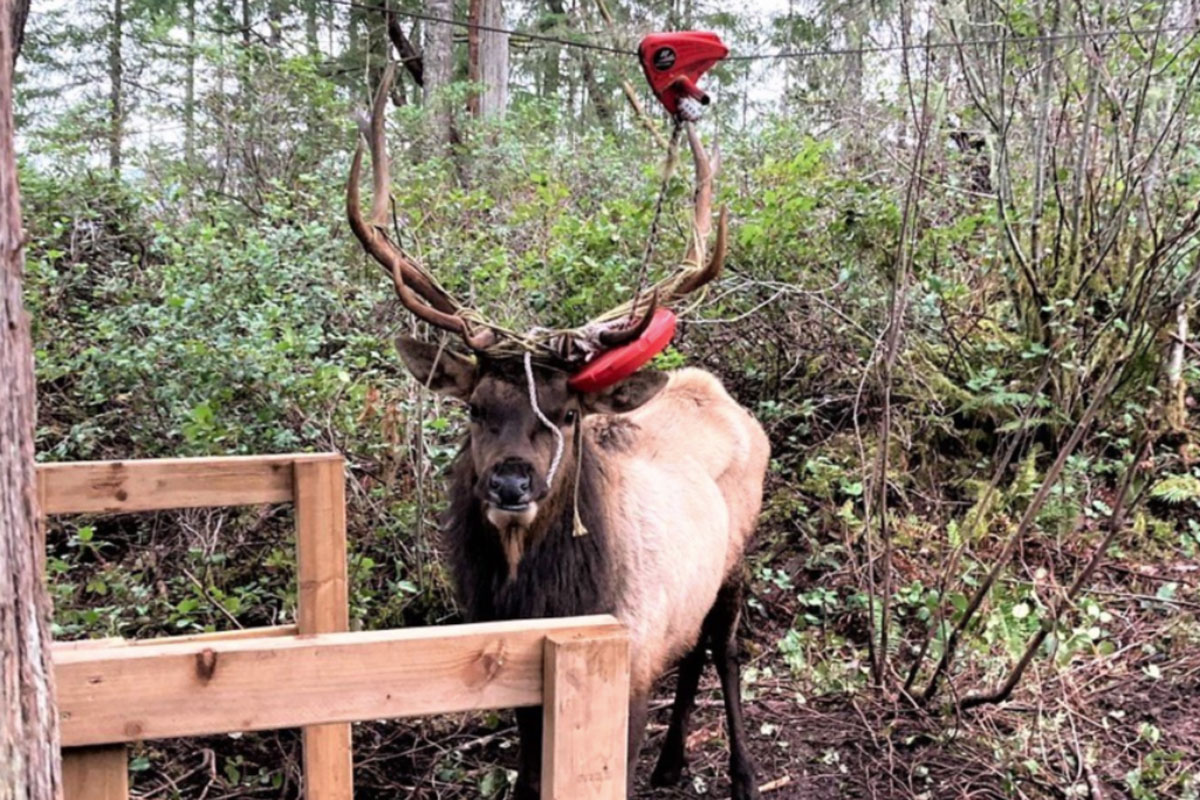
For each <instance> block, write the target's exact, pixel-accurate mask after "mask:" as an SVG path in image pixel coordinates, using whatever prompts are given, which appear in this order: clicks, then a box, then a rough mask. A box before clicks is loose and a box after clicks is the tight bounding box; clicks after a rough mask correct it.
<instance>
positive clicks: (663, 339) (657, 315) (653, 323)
mask: <svg viewBox="0 0 1200 800" xmlns="http://www.w3.org/2000/svg"><path fill="white" fill-rule="evenodd" d="M673 336H675V312H673V311H671V309H669V308H659V309H657V310H655V312H654V316H653V317H651V319H650V324H649V325H647V326H646V330H645V331H644V332H643V333H642V335H641V336H640V337H639V338H638V339H635V340H634V341H632V342H630V343H629V344H627V345H624V346H622V347H618V348H616V349H615V350H609V351H608V352H606V353H603V354H601V355H600V356H598V357H597V358H595V359H594V360H593V361H591V362H589V363H588V365H587V366H585V367H584V368H583V369H581V370H579V372H576V373H575V374H574V375H572V376H571V379H570V381H569V383H570V384H571V388H572V389H574V390H575V391H577V392H598V391H600V390H601V389H604V388H607V387H609V386H612V385H614V384H616V383H619V382H620V381H623V380H625V379H626V378H628V377H629V376H630V375H632V374H633V373H635V372H637V371H638V369H639V368H640V367H641V366H643V365H644V364H645V363H646V362H647V361H649V360H650V359H652V358H654V356H656V355H658V354H659V353H661V352H662V350H663V348H664V347H666V346H667V345H668V344H670V343H671V338H672V337H673Z"/></svg>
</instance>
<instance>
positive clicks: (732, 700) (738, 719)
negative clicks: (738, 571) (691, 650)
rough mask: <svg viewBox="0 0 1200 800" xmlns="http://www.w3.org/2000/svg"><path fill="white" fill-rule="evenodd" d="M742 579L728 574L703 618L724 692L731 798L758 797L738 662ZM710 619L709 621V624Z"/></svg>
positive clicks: (755, 799)
mask: <svg viewBox="0 0 1200 800" xmlns="http://www.w3.org/2000/svg"><path fill="white" fill-rule="evenodd" d="M742 592H743V583H742V579H741V578H740V577H731V578H730V580H729V583H727V584H725V586H724V587H722V588H721V591H720V592H719V593H718V594H717V602H716V603H715V604H714V605H713V610H712V611H710V612H709V617H708V619H707V620H706V628H708V633H709V641H710V643H711V645H712V651H713V661H714V662H715V663H716V667H717V674H718V675H719V676H720V678H721V693H722V694H723V695H724V696H725V719H726V722H727V724H728V727H729V780H730V783H731V784H732V797H733V800H758V798H759V792H758V782H757V779H756V778H755V770H754V761H753V759H752V758H751V756H750V751H749V749H748V746H747V738H746V725H745V722H744V721H743V719H742V685H741V684H742V680H741V665H740V663H739V662H738V651H737V627H738V620H739V619H740V618H741V612H742ZM709 623H711V624H709Z"/></svg>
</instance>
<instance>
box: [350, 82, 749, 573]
mask: <svg viewBox="0 0 1200 800" xmlns="http://www.w3.org/2000/svg"><path fill="white" fill-rule="evenodd" d="M392 72H393V71H392V68H391V67H389V68H388V69H387V70H386V71H385V73H384V78H383V81H382V83H381V85H380V87H379V90H378V92H377V93H376V96H375V100H374V103H373V107H372V114H371V118H370V121H369V124H366V125H364V135H365V136H364V138H365V139H366V141H367V143H368V146H369V147H370V150H371V160H372V175H373V191H374V196H373V198H372V207H371V216H370V219H369V220H364V219H363V217H362V209H361V204H360V199H359V175H360V172H361V169H362V157H363V147H362V143H361V142H360V144H359V146H358V149H357V151H356V152H355V154H354V160H353V163H352V165H351V169H350V179H349V182H348V184H347V191H346V211H347V216H348V217H349V220H350V227H351V229H352V230H353V231H354V234H355V236H357V237H358V240H359V241H360V242H361V244H362V246H363V248H364V249H365V250H366V251H367V252H368V253H369V254H370V255H371V256H372V257H373V258H374V259H375V260H376V261H377V262H378V263H379V264H380V266H382V267H383V269H384V271H385V272H386V273H387V274H388V276H389V277H390V278H391V281H392V284H393V286H394V287H395V290H396V294H397V295H398V296H399V298H400V301H401V302H402V303H403V304H404V306H405V307H406V308H408V309H409V311H411V312H412V313H413V314H414V315H415V316H417V317H418V318H419V319H421V320H423V321H425V322H428V323H429V324H430V325H433V326H434V327H438V328H442V329H443V330H446V331H450V332H452V333H454V334H456V335H457V336H458V337H459V338H461V340H462V342H463V343H464V344H465V345H466V349H467V351H468V353H462V352H459V351H457V350H455V349H452V348H450V347H445V346H441V345H437V344H431V343H427V342H421V341H418V340H416V339H411V338H407V337H402V338H401V339H400V340H399V341H398V342H397V348H398V350H399V352H400V355H401V357H402V358H403V360H404V363H405V365H406V366H407V367H408V369H409V371H410V372H411V373H412V374H413V376H414V377H415V378H416V379H417V380H418V381H420V382H421V383H422V384H424V385H425V386H426V387H427V388H429V389H432V390H433V391H436V392H439V393H442V394H445V395H448V396H451V397H454V398H457V399H459V400H462V401H464V402H465V403H467V404H468V407H469V408H470V415H471V423H470V439H469V445H468V451H467V454H468V456H469V461H470V467H471V477H472V480H471V491H472V493H473V495H474V497H475V499H476V500H478V502H479V503H480V504H482V507H483V509H484V512H485V516H486V518H487V519H488V521H489V522H490V523H491V524H492V525H493V526H494V527H495V528H496V529H497V530H498V531H500V532H501V534H502V535H504V536H505V538H506V540H507V539H508V538H510V537H512V538H513V539H514V541H517V542H518V545H517V550H516V552H515V553H514V552H512V551H511V549H510V567H512V568H513V569H515V564H516V559H519V557H520V550H521V548H523V546H524V544H523V543H524V542H526V541H527V540H528V538H529V535H530V531H533V532H534V533H533V534H532V535H537V533H536V531H537V530H538V529H539V528H542V529H544V526H545V524H548V523H546V521H545V520H546V518H547V517H548V516H550V515H551V514H552V513H553V512H552V511H550V510H548V509H552V508H561V507H562V504H563V503H564V502H565V501H564V499H563V498H565V497H569V496H571V493H570V492H569V491H567V489H568V488H569V487H570V486H572V485H573V482H574V480H575V476H576V475H577V470H576V469H575V466H576V465H577V464H578V459H579V448H580V446H581V442H582V438H581V427H580V426H581V424H582V418H583V417H584V416H585V415H587V414H591V413H604V414H620V413H624V412H627V411H631V410H633V409H635V408H637V407H638V406H640V405H642V404H643V403H645V402H646V401H647V400H649V399H650V398H652V397H653V396H654V395H655V394H656V393H657V392H658V391H659V390H660V389H661V388H662V386H663V385H664V384H665V382H666V376H665V375H664V374H662V373H657V372H653V371H643V372H638V373H635V374H634V375H632V376H631V377H629V378H627V379H626V380H624V381H622V382H621V383H619V384H617V385H615V386H610V387H608V388H606V389H604V390H602V391H599V392H593V393H582V392H578V391H576V390H574V389H572V388H571V387H570V386H569V384H568V379H569V378H570V375H571V373H572V372H573V371H575V370H576V369H578V368H579V367H580V366H582V365H583V364H584V363H586V361H587V360H589V359H591V358H594V357H595V356H596V355H597V354H599V353H602V352H604V351H606V350H608V349H611V348H614V347H620V346H622V345H625V344H628V343H629V342H631V341H633V340H634V339H636V338H637V337H638V336H640V335H641V334H642V332H643V331H644V329H645V327H646V325H647V324H648V322H649V321H650V318H651V316H652V315H653V313H654V311H655V308H656V306H657V304H658V302H659V301H660V300H661V301H662V302H664V303H671V302H673V301H676V300H678V299H680V298H682V297H684V296H685V295H687V294H688V293H690V292H693V291H695V290H696V289H699V288H700V287H701V286H704V285H705V284H706V283H708V282H709V281H711V280H712V279H713V278H714V277H716V276H717V274H718V273H719V272H720V271H721V267H722V265H723V262H724V256H725V242H726V227H727V215H726V213H725V211H724V209H722V212H721V215H720V221H719V224H718V231H717V243H716V247H715V248H714V250H713V253H712V257H711V258H708V259H706V250H707V247H706V242H707V238H708V235H709V233H710V230H711V227H712V176H713V167H712V165H711V163H710V161H709V159H708V156H707V155H706V153H705V151H704V148H703V146H702V145H701V143H700V140H699V136H698V134H697V133H696V132H695V130H694V129H693V128H692V127H691V126H690V125H689V127H688V138H689V143H690V145H691V149H692V153H693V158H694V161H695V167H696V176H697V190H696V194H695V198H694V201H695V202H694V210H693V235H692V238H691V243H690V244H689V246H688V249H687V254H686V256H685V259H684V262H683V265H682V267H683V268H682V269H681V270H679V271H677V272H676V273H675V274H673V275H671V276H670V277H668V278H666V279H664V280H663V281H661V282H659V283H658V284H657V285H656V286H654V287H653V288H652V290H651V291H648V292H644V293H640V296H639V297H635V298H634V299H633V300H632V301H631V302H629V303H627V304H625V305H624V306H621V307H618V308H616V309H613V310H612V311H610V312H609V313H607V314H605V315H603V316H602V317H600V318H599V319H597V320H595V321H593V322H591V323H588V324H587V325H584V326H582V327H580V328H576V329H571V330H566V331H545V330H541V329H535V330H533V331H530V332H529V333H527V334H524V335H518V334H513V333H511V332H507V331H504V330H502V329H501V328H499V327H498V326H495V325H492V324H490V323H488V322H487V321H486V320H485V319H484V318H483V317H482V316H481V315H480V314H478V313H476V312H475V311H472V310H470V309H467V308H465V307H464V306H462V305H461V304H460V303H459V302H458V301H457V300H455V299H454V298H453V297H451V296H450V295H449V294H448V293H447V292H446V291H445V290H444V289H442V287H440V286H439V285H438V284H437V282H436V281H435V280H434V279H433V277H432V276H431V275H430V274H429V273H428V272H427V271H426V270H425V269H424V268H423V267H422V266H421V265H420V264H419V263H418V262H417V261H416V260H415V259H413V258H412V257H411V256H410V255H408V254H407V253H405V252H404V251H403V250H402V249H401V248H400V247H399V246H398V245H397V244H395V243H393V242H392V241H391V240H390V239H389V238H388V236H387V234H386V227H387V216H388V199H389V194H388V185H389V176H388V156H387V149H386V144H385V136H384V112H385V109H386V104H387V100H388V89H389V84H390V82H391V79H392ZM515 532H519V535H515ZM506 548H508V543H507V541H506ZM513 556H515V558H514V557H513Z"/></svg>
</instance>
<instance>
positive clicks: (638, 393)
mask: <svg viewBox="0 0 1200 800" xmlns="http://www.w3.org/2000/svg"><path fill="white" fill-rule="evenodd" d="M666 385H667V373H665V372H659V371H658V370H651V369H648V370H643V371H642V372H635V373H633V374H632V375H630V376H629V377H628V378H626V379H625V380H623V381H621V382H620V383H618V384H615V385H613V386H609V387H607V388H605V389H601V390H600V391H598V392H589V393H588V394H585V395H584V396H583V407H584V408H585V409H586V410H587V411H589V412H594V413H599V414H624V413H626V412H627V411H633V410H634V409H635V408H638V407H640V406H642V405H644V404H646V403H648V402H650V400H652V399H654V396H655V395H656V394H658V393H659V392H661V391H662V388H663V387H664V386H666Z"/></svg>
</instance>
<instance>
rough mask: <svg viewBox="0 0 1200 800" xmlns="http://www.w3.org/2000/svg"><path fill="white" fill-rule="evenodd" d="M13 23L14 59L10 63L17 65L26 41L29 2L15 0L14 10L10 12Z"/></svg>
mask: <svg viewBox="0 0 1200 800" xmlns="http://www.w3.org/2000/svg"><path fill="white" fill-rule="evenodd" d="M8 16H9V19H11V21H12V23H11V24H12V28H11V30H12V32H13V34H12V37H13V47H12V58H11V59H10V62H9V63H12V64H16V63H17V56H19V55H20V54H21V44H22V43H23V42H24V41H25V20H26V19H28V18H29V0H13V3H12V10H11V11H9V12H8Z"/></svg>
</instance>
